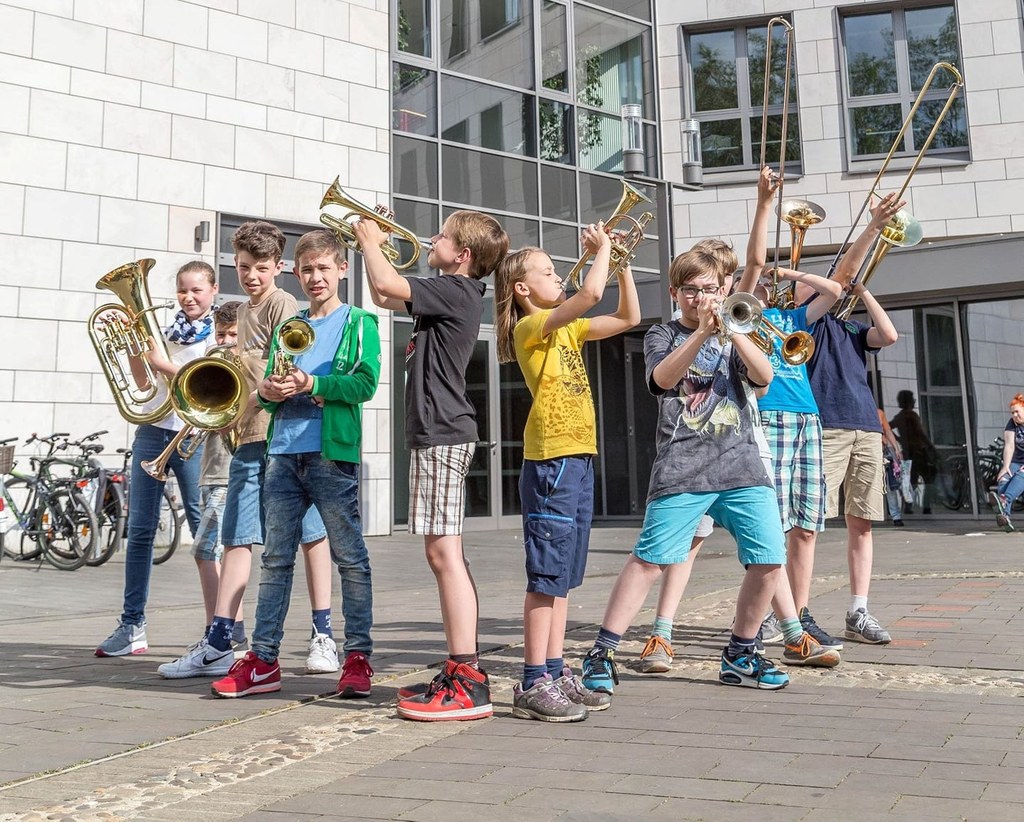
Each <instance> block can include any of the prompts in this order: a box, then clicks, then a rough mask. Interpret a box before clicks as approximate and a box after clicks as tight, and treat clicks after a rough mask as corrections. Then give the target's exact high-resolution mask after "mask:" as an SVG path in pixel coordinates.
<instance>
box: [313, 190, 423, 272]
mask: <svg viewBox="0 0 1024 822" xmlns="http://www.w3.org/2000/svg"><path fill="white" fill-rule="evenodd" d="M340 179H341V178H340V177H335V178H334V182H333V183H331V185H330V188H328V189H327V191H326V193H325V194H324V196H323V199H322V200H321V201H320V208H321V210H322V209H324V208H326V207H327V206H329V205H339V206H341V207H342V208H347V209H348V212H347V213H346V214H345V216H344V217H341V218H340V219H339V218H338V217H335V216H334V215H332V214H321V215H320V222H321V223H323V224H324V225H325V226H327V227H328V228H329V229H331V231H333V232H334V233H335V234H336V235H337V237H338V240H339V241H340V242H341V244H342V245H343V246H345V248H350V249H352V250H353V251H359V252H360V253H362V249H361V248H360V247H359V243H358V242H357V241H356V234H355V231H353V229H352V223H351V222H349V220H350V218H351V217H358V218H360V219H362V218H364V217H368V218H369V219H371V220H375V221H376V222H377V223H378V224H379V225H380V227H381V228H382V229H384V230H385V231H387V232H388V233H389V234H397V235H398V236H399V238H400V239H402V240H405V242H407V243H409V245H411V246H412V256H411V257H410V258H409V259H408V260H406V261H404V262H402V261H400V258H401V256H402V253H401V252H400V251H399V250H398V248H397V246H395V244H394V243H393V242H391V241H390V240H387V241H385V242H384V243H382V244H381V247H380V250H381V251H382V252H384V256H385V257H387V259H388V262H390V263H391V265H393V266H394V267H395V268H396V269H397V270H398V271H405V270H406V269H407V268H411V267H412V266H413V265H414V264H415V263H416V261H417V260H418V259H419V258H420V241H419V240H417V239H416V235H415V234H413V233H412V232H411V231H409V229H407V228H403V227H402V226H400V225H399V224H398V223H396V222H395V220H394V217H395V213H394V212H393V211H391V210H390V209H389V208H388V207H387V206H377V208H376V209H370V208H367V207H366V206H364V205H363V204H362V203H360V202H359V201H358V200H356V199H355V198H354V197H352V196H350V195H349V194H348V192H346V191H345V189H343V188H342V187H341V184H340V183H339V180H340Z"/></svg>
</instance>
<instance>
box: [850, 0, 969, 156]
mask: <svg viewBox="0 0 1024 822" xmlns="http://www.w3.org/2000/svg"><path fill="white" fill-rule="evenodd" d="M943 6H949V7H950V8H952V10H953V15H954V19H955V20H956V31H957V60H956V61H955V62H954V65H956V66H957V68H958V69H960V70H961V72H962V71H963V51H962V48H961V45H960V17H959V15H958V14H957V7H956V2H955V0H945V2H943V0H903V2H895V3H879V4H871V5H869V6H865V5H863V4H861V5H856V6H836V8H835V30H836V43H837V47H838V51H839V55H838V56H839V88H840V97H841V99H840V106H839V108H840V113H841V116H842V118H843V138H842V139H843V143H844V145H843V156H844V161H845V169H844V170H845V171H847V172H849V173H852V174H857V173H861V174H869V173H870V174H874V173H876V172H877V171H878V168H879V166H880V165H881V162H882V160H884V159H885V156H886V153H887V151H888V148H887V149H886V151H883V152H881V153H877V154H864V155H855V154H854V153H853V134H852V129H853V115H852V112H853V110H854V109H857V108H870V107H874V106H883V105H899V106H900V125H902V124H903V122H904V121H905V120H906V117H907V114H908V113H909V111H910V108H911V106H912V105H913V104H914V100H916V99H917V95H918V94H919V93H920V92H919V91H918V92H914V91H913V88H912V85H913V84H912V82H911V78H910V59H909V54H908V50H907V25H906V12H908V11H914V10H917V9H927V8H940V7H943ZM871 14H889V15H891V16H892V17H891V19H892V27H893V56H894V59H895V61H896V77H897V90H896V91H895V92H892V93H887V94H872V95H863V96H860V97H857V98H854V97H853V96H852V95H851V94H850V78H849V61H848V59H847V45H846V21H847V20H849V19H851V18H854V17H864V16H868V15H871ZM942 79H943V75H938V76H937V77H936V78H935V81H934V82H933V83H932V86H931V88H930V89H929V92H928V94H927V96H926V97H925V98H924V100H922V104H923V103H927V102H929V101H933V100H938V101H945V100H946V98H947V97H948V94H949V87H948V86H942V85H939V83H940V82H941V81H942ZM957 99H958V100H960V101H962V103H963V108H964V121H965V125H966V129H965V132H966V135H967V144H966V145H965V146H962V147H954V148H929V149H928V152H927V153H926V154H925V156H924V157H922V158H921V163H920V167H921V168H940V167H957V166H966V165H967V164H969V163H970V162H971V161H972V151H971V120H970V115H969V112H968V106H967V97H966V89H961V90H960V92H959V94H958V96H957ZM854 100H856V101H857V102H856V103H854ZM913 132H914V129H913V128H912V127H911V128H909V129H908V130H907V135H905V137H906V138H909V142H910V145H911V149H910V150H908V151H906V152H897V153H895V154H894V155H893V157H892V160H891V161H890V163H889V168H890V169H892V170H894V171H899V170H904V169H909V168H910V167H911V166H912V165H913V163H914V160H915V158H916V156H917V152H918V151H919V150H920V149H919V147H918V146H916V145H915V143H914V133H913ZM889 147H891V144H890V146H889Z"/></svg>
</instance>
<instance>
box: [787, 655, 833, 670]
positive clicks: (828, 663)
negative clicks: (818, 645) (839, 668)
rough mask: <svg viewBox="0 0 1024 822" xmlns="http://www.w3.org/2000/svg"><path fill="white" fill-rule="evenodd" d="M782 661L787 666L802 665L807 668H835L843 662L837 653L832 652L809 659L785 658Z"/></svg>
mask: <svg viewBox="0 0 1024 822" xmlns="http://www.w3.org/2000/svg"><path fill="white" fill-rule="evenodd" d="M782 661H783V662H784V663H785V664H786V665H802V666H804V667H806V668H835V667H836V665H838V664H839V663H840V662H842V657H841V656H839V654H838V653H836V652H831V653H824V654H820V655H819V656H812V657H808V658H807V659H801V658H795V659H789V658H787V657H786V656H783V657H782Z"/></svg>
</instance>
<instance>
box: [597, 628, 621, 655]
mask: <svg viewBox="0 0 1024 822" xmlns="http://www.w3.org/2000/svg"><path fill="white" fill-rule="evenodd" d="M620 642H622V634H616V633H613V632H611V631H609V630H608V629H607V628H605V627H604V626H601V630H600V631H598V632H597V639H595V640H594V647H595V648H607V649H608V650H609V651H614V650H615V649H616V648H618V647H619V643H620Z"/></svg>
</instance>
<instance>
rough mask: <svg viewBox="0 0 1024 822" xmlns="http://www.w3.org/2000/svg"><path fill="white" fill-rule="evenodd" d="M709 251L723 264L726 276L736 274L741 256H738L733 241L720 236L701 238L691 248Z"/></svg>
mask: <svg viewBox="0 0 1024 822" xmlns="http://www.w3.org/2000/svg"><path fill="white" fill-rule="evenodd" d="M694 249H695V250H699V251H707V252H708V253H710V254H713V255H714V256H715V258H716V259H717V260H718V261H719V262H720V263H721V264H722V269H723V271H724V272H725V276H727V277H728V276H729V275H730V274H734V273H735V272H736V269H737V268H739V267H740V261H739V258H737V256H736V252H735V251H733V248H732V243H730V242H729V241H728V240H723V239H721V238H719V237H708V238H707V239H704V240H700V241H699V242H696V243H694V244H693V249H691V250H694Z"/></svg>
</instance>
